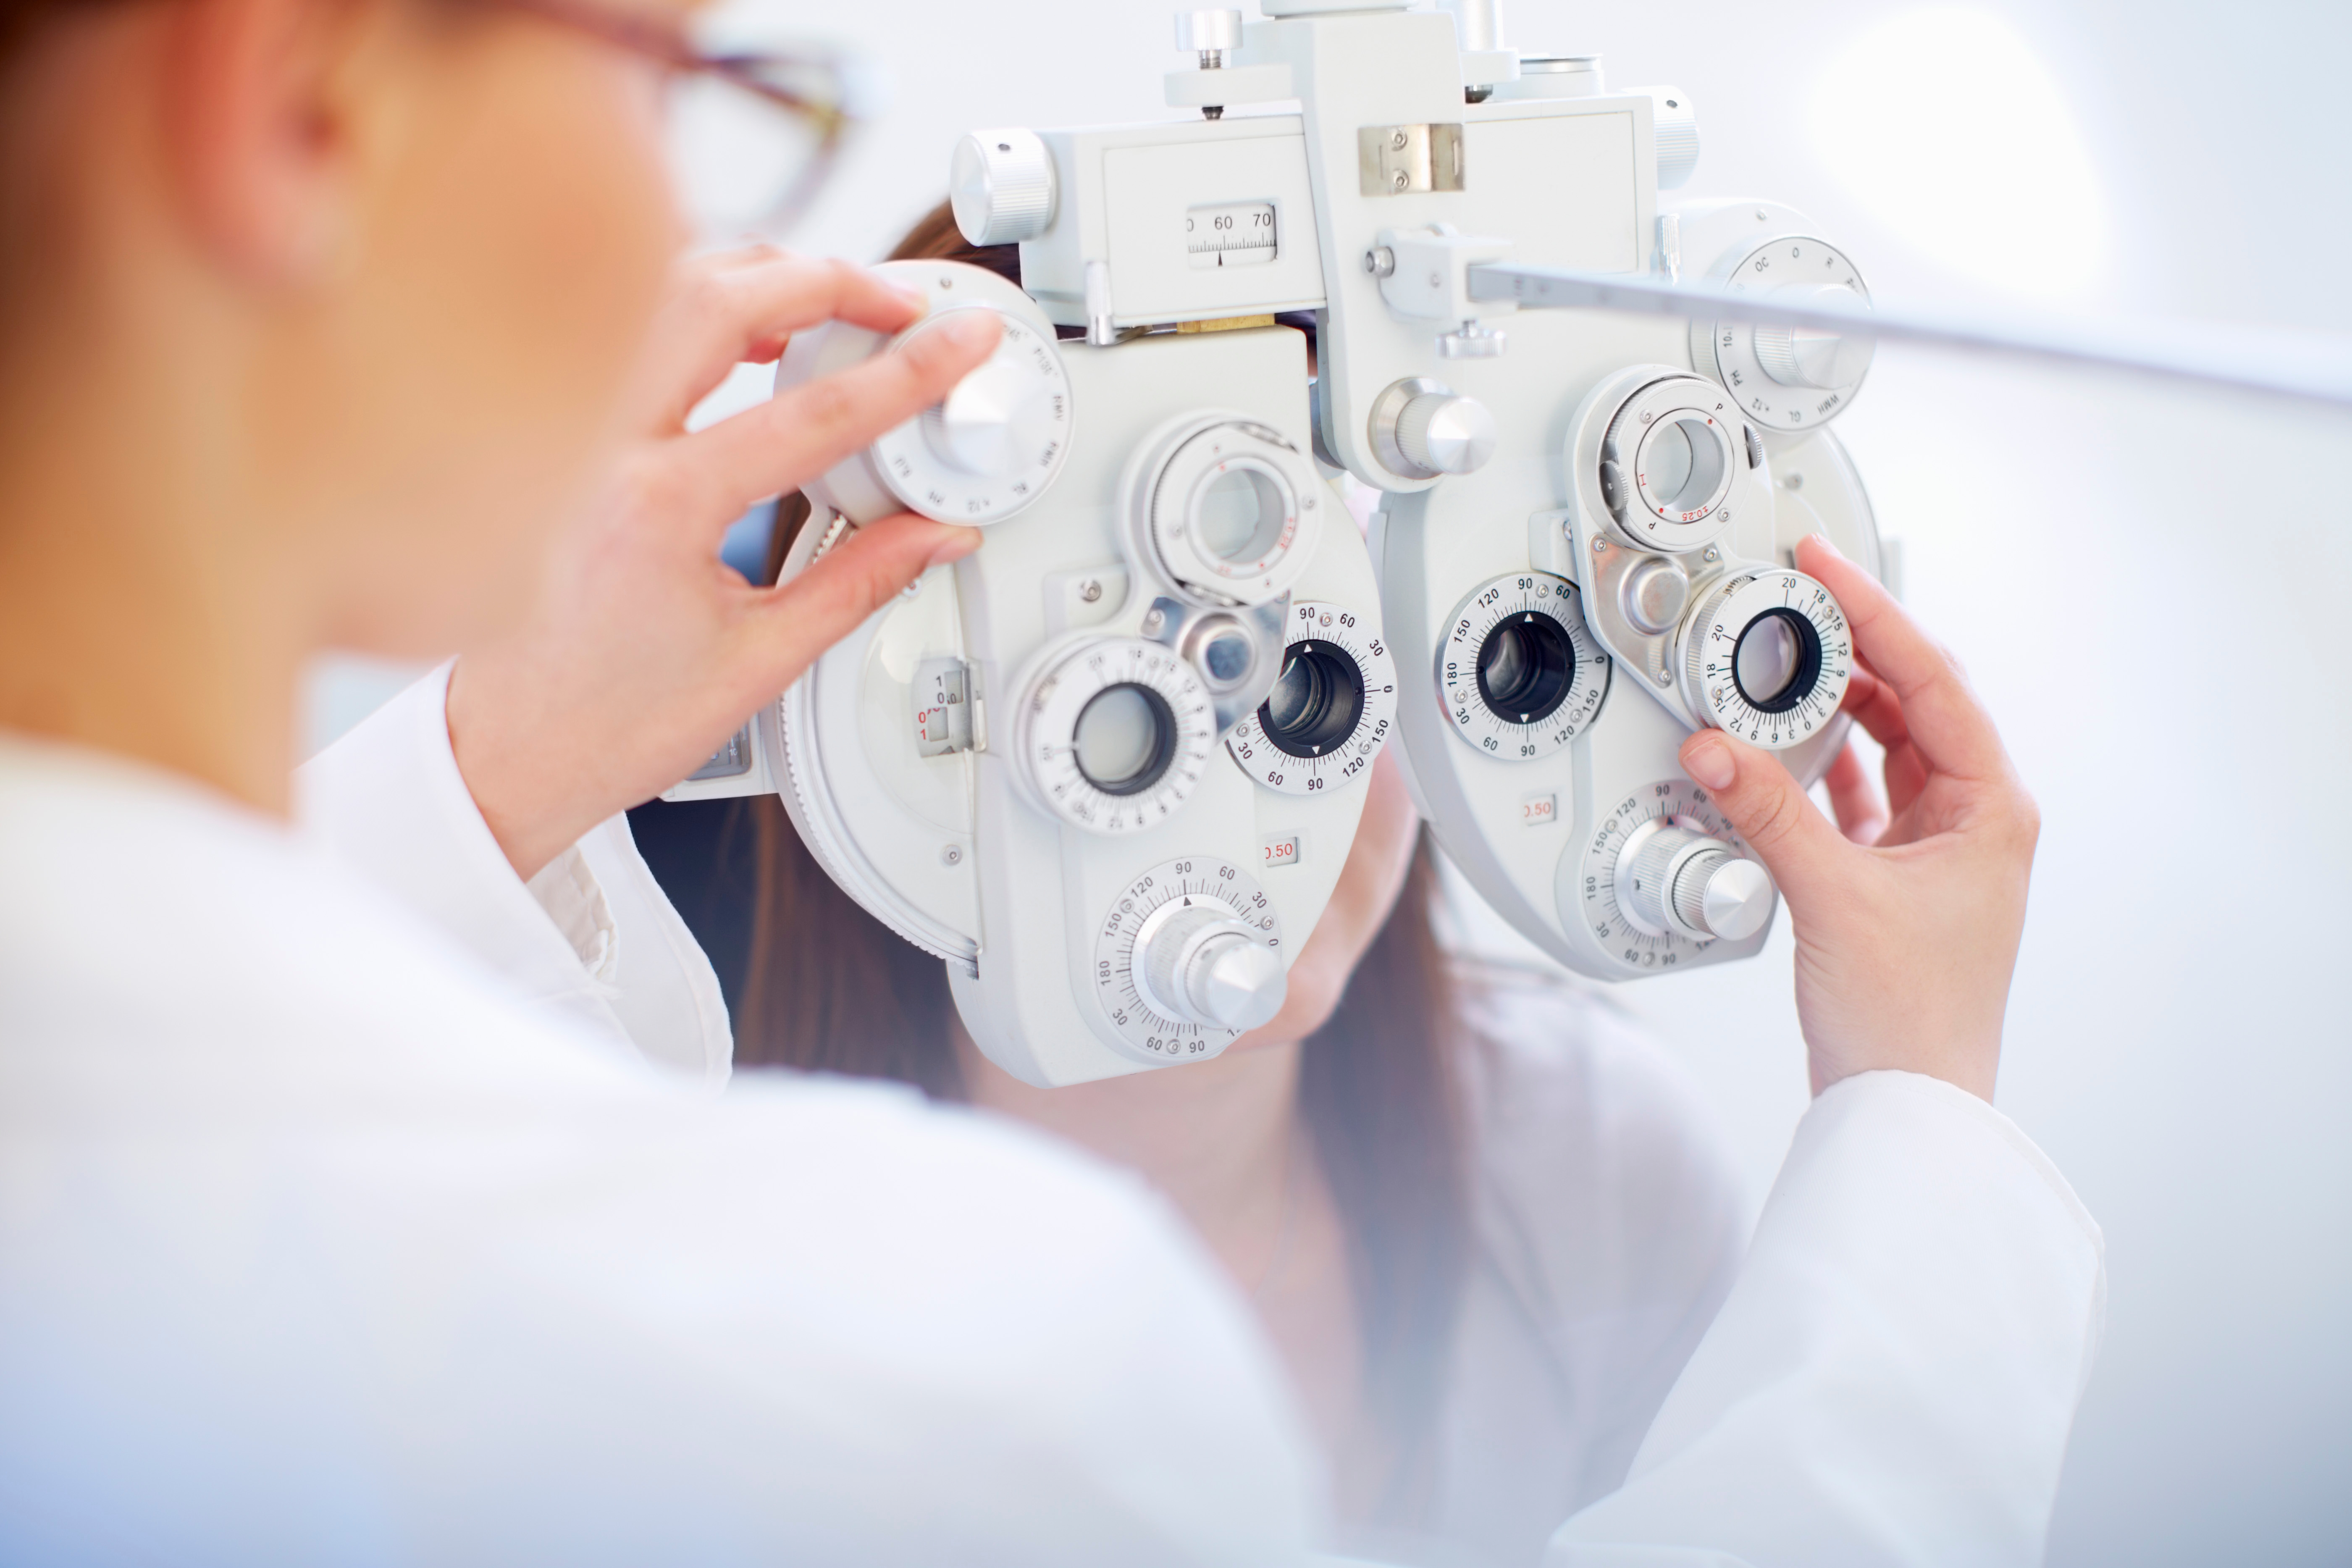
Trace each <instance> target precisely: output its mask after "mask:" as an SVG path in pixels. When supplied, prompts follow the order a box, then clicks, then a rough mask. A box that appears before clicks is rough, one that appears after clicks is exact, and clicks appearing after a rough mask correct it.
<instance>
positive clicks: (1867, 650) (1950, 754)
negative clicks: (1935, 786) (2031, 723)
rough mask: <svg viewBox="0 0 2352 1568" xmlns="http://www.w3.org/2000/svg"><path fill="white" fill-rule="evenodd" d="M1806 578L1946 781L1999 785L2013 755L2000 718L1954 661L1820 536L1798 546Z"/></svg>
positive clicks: (1868, 576) (1799, 562) (1874, 582)
mask: <svg viewBox="0 0 2352 1568" xmlns="http://www.w3.org/2000/svg"><path fill="white" fill-rule="evenodd" d="M1797 566H1798V569H1799V570H1800V571H1802V572H1804V573H1805V574H1808V575H1810V576H1812V577H1814V578H1817V579H1819V580H1820V582H1821V584H1822V586H1823V587H1825V588H1827V589H1829V591H1830V593H1831V594H1832V595H1833V596H1834V597H1835V598H1836V599H1837V602H1838V605H1839V606H1840V607H1841V608H1842V609H1843V610H1844V611H1845V617H1846V622H1847V624H1848V625H1849V626H1852V627H1853V641H1854V647H1855V649H1856V650H1857V651H1858V652H1859V653H1860V654H1861V655H1862V657H1863V658H1866V659H1868V660H1869V661H1870V668H1871V669H1872V670H1874V672H1876V674H1877V676H1878V678H1879V679H1881V680H1883V681H1885V683H1886V684H1887V685H1888V686H1890V687H1892V688H1893V689H1894V690H1895V697H1896V699H1897V700H1899V701H1900V702H1901V704H1902V709H1903V716H1904V721H1905V723H1906V725H1907V726H1908V728H1909V731H1910V735H1911V741H1912V743H1913V744H1914V745H1916V746H1917V747H1918V748H1919V752H1920V754H1921V755H1922V756H1924V757H1925V758H1926V759H1927V762H1928V763H1929V764H1930V765H1931V766H1933V767H1934V768H1936V769H1937V771H1938V772H1940V773H1955V774H1958V775H1959V776H1960V777H1963V778H1994V777H1999V776H2000V775H2002V774H2004V773H2007V771H2008V768H2009V757H2008V753H2007V752H2004V751H2002V749H2001V744H2000V734H1999V732H1998V731H1995V730H1994V728H1993V723H1992V717H1991V715H1990V714H1988V713H1987V712H1986V711H1985V710H1984V708H1983V705H1982V704H1980V703H1979V702H1978V701H1977V700H1976V694H1975V693H1973V692H1971V691H1970V690H1969V688H1968V683H1967V682H1966V681H1965V680H1963V679H1961V678H1960V671H1959V667H1958V665H1957V664H1955V663H1954V662H1953V660H1952V656H1951V655H1950V654H1948V653H1947V652H1945V651H1944V649H1943V648H1942V647H1939V646H1937V643H1936V641H1935V639H1934V638H1932V637H1928V636H1927V633H1926V632H1924V631H1922V630H1921V629H1920V628H1919V624H1918V623H1917V622H1916V621H1914V620H1913V619H1912V618H1911V616H1910V615H1909V614H1908V613H1907V612H1906V611H1905V609H1904V608H1903V606H1902V605H1898V604H1896V603H1895V598H1894V595H1890V594H1889V593H1887V591H1886V590H1885V588H1884V587H1882V586H1881V585H1880V584H1879V582H1878V580H1877V579H1876V578H1874V577H1873V576H1872V575H1871V574H1869V573H1867V572H1864V570H1863V569H1862V568H1861V567H1859V566H1856V565H1855V564H1854V563H1853V562H1851V561H1848V560H1847V559H1846V558H1845V557H1844V556H1843V555H1841V554H1839V553H1838V552H1837V547H1836V546H1835V545H1833V544H1832V543H1831V542H1829V541H1828V540H1827V539H1825V538H1823V537H1822V535H1820V534H1818V533H1816V534H1813V535H1811V536H1810V537H1808V538H1807V539H1805V540H1804V542H1801V543H1800V544H1799V545H1798V546H1797Z"/></svg>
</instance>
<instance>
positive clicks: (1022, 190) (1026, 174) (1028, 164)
mask: <svg viewBox="0 0 2352 1568" xmlns="http://www.w3.org/2000/svg"><path fill="white" fill-rule="evenodd" d="M948 199H949V203H950V205H952V206H953V207H954V209H955V220H956V227H957V228H959V229H961V230H962V231H963V237H964V238H965V239H967V240H969V241H971V243H972V244H974V245H1011V244H1013V242H1014V241H1016V240H1023V239H1034V238H1036V237H1038V236H1039V235H1041V234H1043V233H1045V230H1046V229H1047V228H1049V227H1051V226H1053V222H1054V205H1055V180H1054V155H1053V153H1050V152H1048V151H1047V150H1046V147H1045V141H1044V140H1043V139H1042V138H1041V137H1039V136H1038V134H1037V133H1036V132H1034V131H1022V130H1017V129H1007V130H1003V131H974V132H970V133H969V134H967V135H966V136H965V137H964V139H963V140H962V141H961V142H957V143H956V149H955V157H954V159H953V160H952V161H951V162H950V163H949V165H948Z"/></svg>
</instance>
